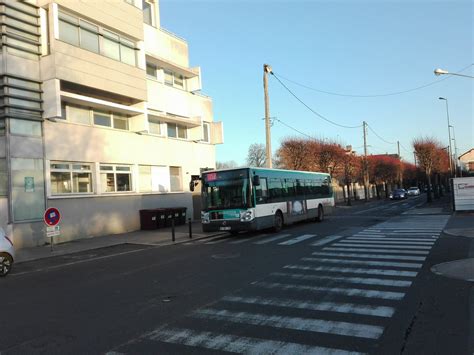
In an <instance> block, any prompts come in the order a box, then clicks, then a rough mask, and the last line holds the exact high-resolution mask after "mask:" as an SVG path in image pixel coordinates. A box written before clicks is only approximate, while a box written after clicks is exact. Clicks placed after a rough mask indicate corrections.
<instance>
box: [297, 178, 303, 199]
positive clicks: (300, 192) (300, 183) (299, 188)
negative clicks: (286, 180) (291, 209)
mask: <svg viewBox="0 0 474 355" xmlns="http://www.w3.org/2000/svg"><path fill="white" fill-rule="evenodd" d="M304 189H305V187H304V180H300V179H296V196H297V197H298V198H304V195H305V191H304Z"/></svg>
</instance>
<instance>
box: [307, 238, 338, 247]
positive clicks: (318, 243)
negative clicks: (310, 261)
mask: <svg viewBox="0 0 474 355" xmlns="http://www.w3.org/2000/svg"><path fill="white" fill-rule="evenodd" d="M341 238H344V237H343V236H340V235H330V236H327V237H324V238H322V239H320V240H318V241H317V242H314V243H312V244H311V245H312V246H314V247H316V246H321V245H325V244H328V243H331V242H333V241H335V240H338V239H341Z"/></svg>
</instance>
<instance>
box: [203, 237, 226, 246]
mask: <svg viewBox="0 0 474 355" xmlns="http://www.w3.org/2000/svg"><path fill="white" fill-rule="evenodd" d="M228 241H229V238H221V239H215V240H213V241H210V242H206V243H204V244H206V245H212V244H219V243H224V242H228Z"/></svg>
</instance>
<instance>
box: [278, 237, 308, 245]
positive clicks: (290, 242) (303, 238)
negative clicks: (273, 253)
mask: <svg viewBox="0 0 474 355" xmlns="http://www.w3.org/2000/svg"><path fill="white" fill-rule="evenodd" d="M314 237H316V234H303V235H300V236H299V237H296V238H293V239H290V240H287V241H286V242H281V243H278V245H293V244H296V243H300V242H302V241H304V240H307V239H311V238H314Z"/></svg>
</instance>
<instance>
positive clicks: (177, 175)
mask: <svg viewBox="0 0 474 355" xmlns="http://www.w3.org/2000/svg"><path fill="white" fill-rule="evenodd" d="M170 189H171V191H182V190H183V188H182V186H181V167H179V166H170Z"/></svg>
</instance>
